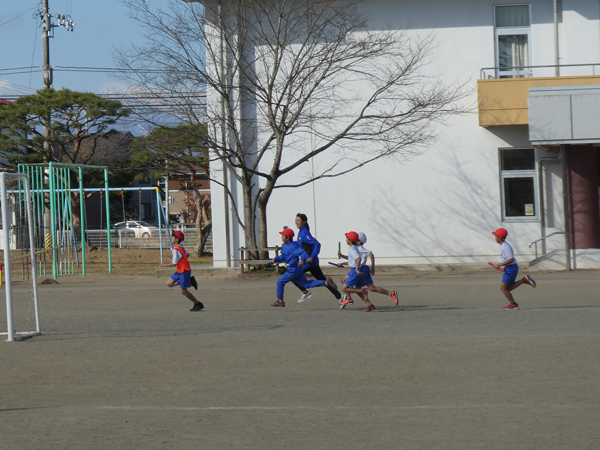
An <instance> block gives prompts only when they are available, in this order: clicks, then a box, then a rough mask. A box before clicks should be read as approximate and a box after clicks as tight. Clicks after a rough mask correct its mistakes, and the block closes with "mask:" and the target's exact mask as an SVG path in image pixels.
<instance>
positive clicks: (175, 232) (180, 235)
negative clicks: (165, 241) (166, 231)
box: [173, 231, 185, 242]
mask: <svg viewBox="0 0 600 450" xmlns="http://www.w3.org/2000/svg"><path fill="white" fill-rule="evenodd" d="M173 236H175V237H176V238H177V239H179V242H183V241H184V240H185V236H184V235H183V233H182V232H181V231H173Z"/></svg>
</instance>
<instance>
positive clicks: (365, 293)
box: [358, 288, 369, 302]
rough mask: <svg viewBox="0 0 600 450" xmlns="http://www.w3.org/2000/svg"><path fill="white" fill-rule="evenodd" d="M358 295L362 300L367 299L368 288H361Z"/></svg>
mask: <svg viewBox="0 0 600 450" xmlns="http://www.w3.org/2000/svg"><path fill="white" fill-rule="evenodd" d="M358 296H359V297H360V298H362V299H363V302H364V301H367V300H369V290H368V289H367V288H362V291H361V293H360V294H358Z"/></svg>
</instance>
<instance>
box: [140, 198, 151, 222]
mask: <svg viewBox="0 0 600 450" xmlns="http://www.w3.org/2000/svg"><path fill="white" fill-rule="evenodd" d="M141 206H142V210H141V211H140V213H141V214H140V215H141V217H142V220H151V219H152V218H153V217H152V203H146V202H144V203H142V204H141Z"/></svg>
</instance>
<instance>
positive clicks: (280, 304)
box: [271, 300, 285, 308]
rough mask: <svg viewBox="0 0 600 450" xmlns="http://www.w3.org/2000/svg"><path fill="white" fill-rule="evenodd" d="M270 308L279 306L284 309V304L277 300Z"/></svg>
mask: <svg viewBox="0 0 600 450" xmlns="http://www.w3.org/2000/svg"><path fill="white" fill-rule="evenodd" d="M271 306H281V307H282V308H285V302H284V301H283V300H277V301H276V302H275V303H271Z"/></svg>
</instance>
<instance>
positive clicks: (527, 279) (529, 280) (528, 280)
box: [523, 275, 537, 287]
mask: <svg viewBox="0 0 600 450" xmlns="http://www.w3.org/2000/svg"><path fill="white" fill-rule="evenodd" d="M523 283H525V284H528V285H529V286H531V287H536V285H537V284H536V282H535V281H534V279H533V278H531V277H530V276H529V275H525V276H524V277H523Z"/></svg>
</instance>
